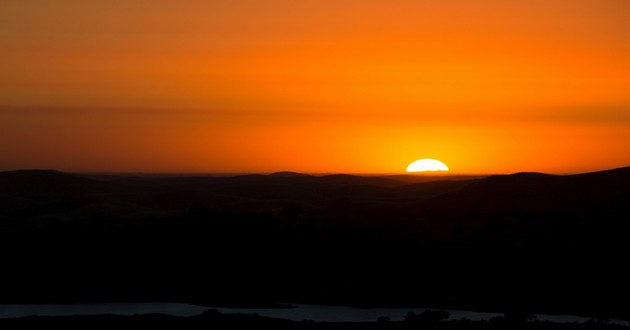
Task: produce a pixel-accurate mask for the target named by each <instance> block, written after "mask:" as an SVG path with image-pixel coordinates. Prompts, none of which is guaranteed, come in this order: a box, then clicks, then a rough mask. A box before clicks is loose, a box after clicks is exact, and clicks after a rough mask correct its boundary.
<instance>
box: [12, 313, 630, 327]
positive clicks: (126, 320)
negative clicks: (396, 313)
mask: <svg viewBox="0 0 630 330" xmlns="http://www.w3.org/2000/svg"><path fill="white" fill-rule="evenodd" d="M442 314H443V312H442V311H430V312H428V313H427V312H425V313H423V314H420V315H416V314H413V313H410V315H409V316H408V317H407V318H406V319H405V320H403V321H390V320H388V319H386V318H379V319H378V320H377V321H375V322H313V321H309V320H304V321H302V322H296V321H289V320H281V319H274V318H269V317H263V316H259V315H242V314H220V313H218V312H216V311H214V310H209V311H207V312H205V313H203V314H201V315H199V316H189V317H181V316H168V315H163V314H148V315H133V316H121V315H81V316H78V315H77V316H53V317H51V316H30V317H23V318H14V319H0V327H3V328H16V327H20V328H22V327H24V328H27V327H28V328H32V327H36V328H37V327H62V328H63V329H86V328H87V329H91V328H93V327H94V325H98V326H99V328H114V327H134V328H146V327H151V328H153V327H155V328H160V329H162V328H166V329H208V328H210V329H279V330H282V329H298V330H302V329H304V330H319V329H322V330H328V329H331V330H335V329H338V330H355V329H375V330H378V329H383V330H389V329H401V330H403V329H454V330H459V329H466V330H475V329H488V330H495V329H496V330H499V329H501V330H503V329H505V330H519V329H531V330H538V329H550V330H564V329H579V330H595V329H602V330H616V329H619V330H622V329H628V327H625V326H621V325H615V324H609V323H607V322H603V321H595V320H593V321H589V322H586V323H552V322H540V321H535V320H533V321H532V320H530V321H523V320H514V319H510V318H509V317H498V318H494V319H492V320H488V321H470V320H445V319H443V318H442V317H443V315H442ZM446 314H448V313H446Z"/></svg>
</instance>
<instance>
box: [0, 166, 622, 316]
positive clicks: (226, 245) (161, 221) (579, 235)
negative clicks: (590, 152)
mask: <svg viewBox="0 0 630 330" xmlns="http://www.w3.org/2000/svg"><path fill="white" fill-rule="evenodd" d="M629 233H630V167H626V168H620V169H614V170H609V171H602V172H596V173H586V174H579V175H566V176H554V175H546V174H540V173H517V174H513V175H495V176H488V177H449V176H439V177H428V176H383V177H377V176H369V177H362V176H353V175H325V176H312V175H304V174H299V173H291V172H281V173H275V174H272V175H241V176H232V177H212V176H197V177H184V176H172V177H168V176H142V175H135V176H133V175H128V176H125V175H77V174H66V173H60V172H55V171H42V170H29V171H13V172H1V173H0V251H2V255H3V257H2V261H1V262H2V264H1V265H2V268H1V269H2V271H1V272H0V281H1V282H0V283H2V286H3V290H2V293H1V294H0V302H2V303H45V302H49V303H65V302H68V303H69V302H105V301H108V302H116V301H174V302H188V303H196V304H202V305H207V306H212V305H215V306H218V305H232V306H266V305H269V304H271V303H274V302H295V303H298V302H300V303H316V304H334V305H355V306H366V307H367V306H383V307H384V306H391V307H393V306H405V307H407V306H416V307H428V308H445V309H446V308H448V309H464V310H480V311H494V312H508V313H511V312H524V313H547V314H575V315H583V316H588V317H598V318H602V319H606V318H620V319H630V300H628V297H630V285H629V282H628V278H630V271H629V270H628V267H626V260H627V253H628V251H630V239H629V237H628V234H629Z"/></svg>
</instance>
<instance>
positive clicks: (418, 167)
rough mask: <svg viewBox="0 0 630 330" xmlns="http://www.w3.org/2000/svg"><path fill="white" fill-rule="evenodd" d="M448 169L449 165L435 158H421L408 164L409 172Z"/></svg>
mask: <svg viewBox="0 0 630 330" xmlns="http://www.w3.org/2000/svg"><path fill="white" fill-rule="evenodd" d="M428 171H431V172H434V171H448V166H446V164H444V163H442V162H441V161H439V160H435V159H429V158H425V159H420V160H416V161H415V162H413V163H411V164H409V166H407V172H428Z"/></svg>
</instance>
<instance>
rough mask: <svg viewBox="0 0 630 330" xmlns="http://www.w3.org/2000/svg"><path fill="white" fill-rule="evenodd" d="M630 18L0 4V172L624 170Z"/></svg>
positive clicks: (623, 4) (413, 9)
mask: <svg viewBox="0 0 630 330" xmlns="http://www.w3.org/2000/svg"><path fill="white" fill-rule="evenodd" d="M628 17H630V1H627V0H588V1H587V0H527V1H525V0H511V1H500V0H481V1H480V0H476V1H465V0H442V1H428V0H317V1H300V0H249V1H244V0H243V1H240V0H239V1H237V0H232V1H227V0H225V1H200V0H199V1H194V0H179V1H166V0H151V1H149V0H146V1H141V0H137V1H127V0H96V1H84V0H57V1H46V0H4V1H2V2H0V59H1V61H0V155H1V156H0V170H8V169H16V168H55V169H59V170H64V171H134V172H137V171H141V172H273V171H280V170H293V171H301V172H315V173H323V172H350V173H395V172H402V171H404V170H405V168H406V166H407V165H408V164H409V163H411V162H412V161H414V160H416V159H419V158H435V159H439V160H442V161H443V162H444V163H446V164H447V165H448V166H449V167H450V168H451V170H452V171H454V172H457V173H510V172H518V171H543V172H551V173H572V172H583V171H591V170H600V169H607V168H613V167H620V166H628V165H630V20H629V19H628Z"/></svg>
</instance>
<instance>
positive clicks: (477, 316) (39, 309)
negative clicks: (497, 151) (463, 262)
mask: <svg viewBox="0 0 630 330" xmlns="http://www.w3.org/2000/svg"><path fill="white" fill-rule="evenodd" d="M208 309H216V310H218V311H219V312H221V313H224V314H258V315H261V316H268V317H275V318H282V319H287V320H293V321H302V320H313V321H316V322H374V321H376V320H377V319H378V318H379V317H382V316H385V317H389V318H390V319H391V320H392V321H401V320H403V319H404V318H405V316H406V315H407V314H408V313H409V312H414V313H416V314H419V313H422V312H423V311H425V310H426V309H422V308H357V307H348V306H323V305H306V304H292V308H260V309H258V308H257V309H253V308H225V307H204V306H197V305H190V304H180V303H102V304H0V318H15V317H26V316H30V315H38V316H65V315H97V314H117V315H136V314H154V313H159V314H167V315H174V316H194V315H199V314H201V313H203V312H204V311H206V310H208ZM448 312H449V313H451V319H469V320H473V321H478V320H489V319H491V318H493V317H499V316H503V314H500V313H484V312H471V311H461V310H448ZM536 319H538V320H540V321H552V322H560V323H574V322H579V323H581V322H586V321H588V320H589V318H586V317H580V316H574V315H545V314H538V315H536ZM611 322H613V323H617V324H623V325H629V326H630V322H628V321H622V320H611Z"/></svg>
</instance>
